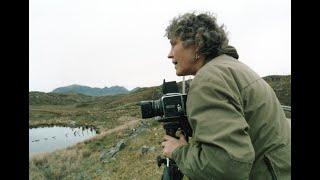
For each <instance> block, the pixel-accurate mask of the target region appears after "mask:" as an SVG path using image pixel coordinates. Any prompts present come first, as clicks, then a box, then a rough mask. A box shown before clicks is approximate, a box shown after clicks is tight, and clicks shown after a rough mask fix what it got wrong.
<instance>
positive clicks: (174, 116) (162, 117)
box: [139, 80, 192, 137]
mask: <svg viewBox="0 0 320 180" xmlns="http://www.w3.org/2000/svg"><path fill="white" fill-rule="evenodd" d="M162 93H163V96H162V97H161V98H160V99H158V100H149V101H140V103H139V105H140V107H141V114H142V118H143V119H145V118H152V117H157V121H159V122H164V123H165V124H164V128H165V129H166V131H167V134H170V135H171V136H175V135H174V134H175V133H173V132H175V131H177V129H179V128H180V129H181V130H183V132H184V134H185V135H186V136H189V137H191V136H192V129H191V127H190V125H189V123H188V119H187V113H186V102H187V94H182V93H179V90H178V85H177V83H176V82H175V81H170V82H165V80H163V85H162Z"/></svg>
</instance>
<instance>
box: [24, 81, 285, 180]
mask: <svg viewBox="0 0 320 180" xmlns="http://www.w3.org/2000/svg"><path fill="white" fill-rule="evenodd" d="M283 78H287V79H285V80H283ZM288 79H289V80H288ZM276 81H278V82H280V83H281V84H282V85H281V86H279V85H278V84H279V83H277V82H276ZM267 82H268V83H269V84H270V85H271V87H273V88H274V89H275V92H276V94H277V96H278V97H279V96H281V97H279V100H280V102H281V103H282V104H284V105H289V106H290V104H291V98H290V96H291V89H290V86H291V81H290V76H284V77H279V76H272V77H271V76H270V77H269V79H267ZM180 86H181V84H180ZM160 96H161V88H160V87H151V88H141V89H139V90H137V91H135V92H132V93H130V94H125V95H116V96H103V97H92V96H86V95H81V94H57V93H41V92H30V93H29V104H30V105H29V112H30V113H29V126H30V127H37V126H47V125H62V126H93V127H95V128H96V129H97V130H98V132H99V134H98V135H97V136H95V137H93V138H91V139H88V140H86V141H84V142H80V143H77V144H76V145H73V146H70V147H68V148H66V149H61V150H56V151H54V152H52V153H40V154H37V155H34V156H32V157H31V158H30V159H29V179H101V180H105V179H139V180H140V179H146V180H147V179H148V180H149V179H160V177H161V174H162V170H163V169H162V168H158V166H157V165H156V162H155V158H156V156H157V155H160V154H161V149H162V148H161V146H160V141H161V140H162V137H163V135H164V131H163V129H162V126H161V125H160V124H158V123H156V122H154V121H152V120H151V119H148V120H142V119H140V116H141V115H140V109H139V106H137V105H136V102H138V101H141V100H151V99H158V98H159V97H160ZM130 122H136V123H131V124H130V125H127V124H128V123H130ZM121 125H126V126H123V127H124V128H121V129H114V128H115V127H119V126H121ZM119 141H123V143H122V144H121V146H120V147H121V148H120V149H121V150H119V151H118V152H117V153H116V154H113V155H112V156H111V155H110V153H111V152H112V150H113V149H114V148H115V147H116V146H117V145H118V144H119Z"/></svg>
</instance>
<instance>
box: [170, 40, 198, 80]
mask: <svg viewBox="0 0 320 180" xmlns="http://www.w3.org/2000/svg"><path fill="white" fill-rule="evenodd" d="M170 44H171V50H170V52H169V54H168V58H169V59H171V60H172V63H173V64H174V65H175V69H176V74H177V75H178V76H186V75H195V73H196V70H195V63H194V57H195V46H194V45H190V46H189V47H187V48H184V47H183V45H182V41H181V40H180V39H179V38H176V39H174V40H170Z"/></svg>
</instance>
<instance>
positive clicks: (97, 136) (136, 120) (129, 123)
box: [85, 118, 140, 141]
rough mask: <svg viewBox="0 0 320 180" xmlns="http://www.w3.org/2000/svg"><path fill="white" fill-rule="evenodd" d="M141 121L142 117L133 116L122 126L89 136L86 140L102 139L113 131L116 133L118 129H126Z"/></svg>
mask: <svg viewBox="0 0 320 180" xmlns="http://www.w3.org/2000/svg"><path fill="white" fill-rule="evenodd" d="M139 121H140V119H136V118H133V119H132V120H130V121H128V122H126V123H124V124H122V125H120V126H117V127H115V128H113V129H108V130H106V131H102V132H101V133H100V134H98V135H96V136H94V137H92V138H89V139H86V140H85V141H91V140H97V139H101V138H104V137H105V136H106V135H108V134H111V133H114V132H118V131H121V130H124V129H127V128H133V127H135V125H136V124H138V122H139Z"/></svg>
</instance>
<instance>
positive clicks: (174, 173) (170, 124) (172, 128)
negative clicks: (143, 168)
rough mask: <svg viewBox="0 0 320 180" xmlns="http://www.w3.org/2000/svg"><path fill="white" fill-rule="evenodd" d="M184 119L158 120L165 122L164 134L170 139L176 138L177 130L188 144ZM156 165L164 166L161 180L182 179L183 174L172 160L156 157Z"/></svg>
mask: <svg viewBox="0 0 320 180" xmlns="http://www.w3.org/2000/svg"><path fill="white" fill-rule="evenodd" d="M186 120H187V119H186V118H185V117H181V118H180V119H176V120H173V119H160V120H159V121H160V122H165V123H164V125H163V128H164V129H165V131H166V134H167V135H169V136H172V137H175V138H177V137H176V132H177V131H178V129H179V128H181V129H182V130H183V133H184V134H185V137H186V141H187V142H188V139H189V138H188V137H189V136H188V133H190V132H189V131H190V130H189V131H188V129H186V127H184V126H185V125H188V124H185V123H184V122H186ZM157 163H158V166H159V167H160V166H161V165H162V164H164V169H163V174H162V177H161V180H181V179H182V178H183V174H182V173H181V172H180V170H179V168H178V166H177V164H176V163H175V162H174V160H172V159H170V158H163V157H161V156H158V157H157Z"/></svg>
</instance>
